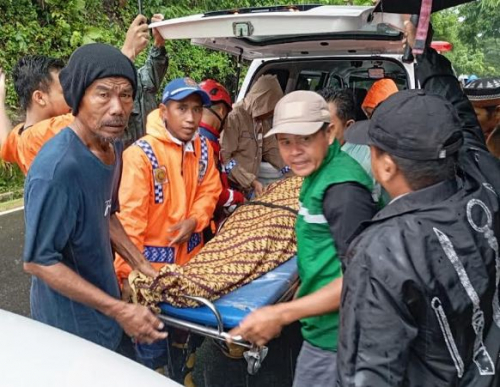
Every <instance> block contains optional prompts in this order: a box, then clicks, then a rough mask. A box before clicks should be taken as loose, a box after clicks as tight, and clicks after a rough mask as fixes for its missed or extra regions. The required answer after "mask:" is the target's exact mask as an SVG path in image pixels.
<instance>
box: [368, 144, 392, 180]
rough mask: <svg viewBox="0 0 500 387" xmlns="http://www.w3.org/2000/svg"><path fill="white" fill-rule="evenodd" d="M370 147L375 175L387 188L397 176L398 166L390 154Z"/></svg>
mask: <svg viewBox="0 0 500 387" xmlns="http://www.w3.org/2000/svg"><path fill="white" fill-rule="evenodd" d="M370 148H371V157H372V170H373V175H374V177H375V179H376V180H377V181H378V182H379V183H380V184H381V185H382V187H384V188H385V187H387V185H388V184H390V183H391V182H392V181H393V180H394V178H395V177H396V175H397V172H398V167H397V165H396V163H395V162H394V160H393V159H392V158H391V156H389V154H387V153H386V152H383V151H381V150H380V149H378V148H376V147H373V146H372V147H370Z"/></svg>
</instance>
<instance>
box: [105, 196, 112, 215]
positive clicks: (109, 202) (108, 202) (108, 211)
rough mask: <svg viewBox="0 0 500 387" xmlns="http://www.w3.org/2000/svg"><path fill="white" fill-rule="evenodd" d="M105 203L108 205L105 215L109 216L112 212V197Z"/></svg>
mask: <svg viewBox="0 0 500 387" xmlns="http://www.w3.org/2000/svg"><path fill="white" fill-rule="evenodd" d="M104 205H105V206H106V209H105V210H104V217H107V216H108V215H109V213H110V212H111V199H109V200H106V201H105V202H104Z"/></svg>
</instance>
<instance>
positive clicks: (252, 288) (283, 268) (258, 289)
mask: <svg viewBox="0 0 500 387" xmlns="http://www.w3.org/2000/svg"><path fill="white" fill-rule="evenodd" d="M297 279H298V273H297V258H296V257H293V258H292V259H290V260H289V261H287V262H285V263H283V264H282V265H280V266H278V267H277V268H276V269H274V270H272V271H270V272H269V273H267V274H264V275H263V276H262V277H260V278H257V279H256V280H254V281H252V282H251V283H249V284H247V285H245V286H242V287H241V288H239V289H237V290H235V291H234V292H231V293H230V294H226V295H225V296H223V297H221V298H219V299H218V300H217V301H214V305H215V307H216V308H217V309H218V310H219V312H220V314H221V316H222V321H223V324H224V328H226V329H231V328H234V327H236V326H238V325H239V323H240V322H241V321H242V320H243V319H244V318H245V317H246V316H247V315H248V314H249V313H250V312H252V311H254V310H255V309H257V308H261V307H263V306H266V305H272V304H274V303H276V301H278V300H279V299H280V298H281V297H282V296H283V295H284V294H285V292H286V291H287V290H288V289H290V287H291V286H292V285H293V284H294V283H295V282H296V281H297ZM160 308H161V311H162V313H163V314H166V315H168V316H171V317H175V318H178V319H181V320H185V321H189V322H193V323H197V324H202V325H206V326H211V327H214V328H215V327H217V320H216V319H215V317H214V315H213V313H212V312H211V311H210V309H209V308H207V307H206V306H202V307H199V308H174V307H173V306H171V305H169V304H160Z"/></svg>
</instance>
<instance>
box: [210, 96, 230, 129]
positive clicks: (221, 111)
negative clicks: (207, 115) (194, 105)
mask: <svg viewBox="0 0 500 387" xmlns="http://www.w3.org/2000/svg"><path fill="white" fill-rule="evenodd" d="M211 109H212V110H214V111H215V112H216V113H217V115H218V116H219V117H220V119H221V120H222V121H219V117H217V119H216V121H217V122H218V123H219V125H218V127H217V128H216V129H217V130H218V131H219V133H221V132H222V131H223V130H224V123H225V121H226V118H227V115H228V114H229V108H228V107H227V105H226V104H225V103H218V104H217V105H213V106H212V107H211Z"/></svg>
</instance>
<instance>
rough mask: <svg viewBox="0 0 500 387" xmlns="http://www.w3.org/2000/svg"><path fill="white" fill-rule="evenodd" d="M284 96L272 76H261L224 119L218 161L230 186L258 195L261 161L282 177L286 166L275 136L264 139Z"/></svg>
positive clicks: (286, 171) (260, 186) (287, 169)
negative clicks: (224, 127) (279, 102)
mask: <svg viewBox="0 0 500 387" xmlns="http://www.w3.org/2000/svg"><path fill="white" fill-rule="evenodd" d="M282 97H283V90H282V89H281V86H280V84H279V82H278V78H276V76H275V75H263V76H261V77H260V78H259V79H258V80H257V81H256V82H255V84H254V85H253V86H252V88H251V89H250V91H249V93H248V94H247V95H246V97H245V98H244V99H243V101H241V102H238V103H236V104H235V105H234V106H233V110H232V111H231V113H229V116H228V118H227V124H226V129H225V130H224V135H223V136H222V147H221V158H222V160H223V162H224V168H225V171H226V172H227V174H228V176H229V180H230V182H231V184H232V185H233V186H234V187H236V188H237V189H239V190H241V191H243V192H245V193H247V194H248V193H250V192H252V191H253V192H254V193H255V194H256V195H257V196H258V195H260V194H261V193H262V192H263V191H264V187H263V185H262V183H261V182H259V180H258V179H257V175H258V173H259V168H260V164H261V162H262V161H267V162H269V163H270V164H271V165H272V166H273V167H274V168H276V169H277V170H278V171H280V172H281V173H282V174H285V173H288V172H289V171H290V169H289V168H288V167H285V163H284V162H283V159H282V158H281V156H280V154H279V150H278V144H277V142H276V139H275V138H274V136H272V137H267V138H265V135H266V134H267V132H269V131H270V130H271V126H272V119H273V114H274V108H275V106H276V104H277V103H278V101H279V100H280V99H281V98H282Z"/></svg>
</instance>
